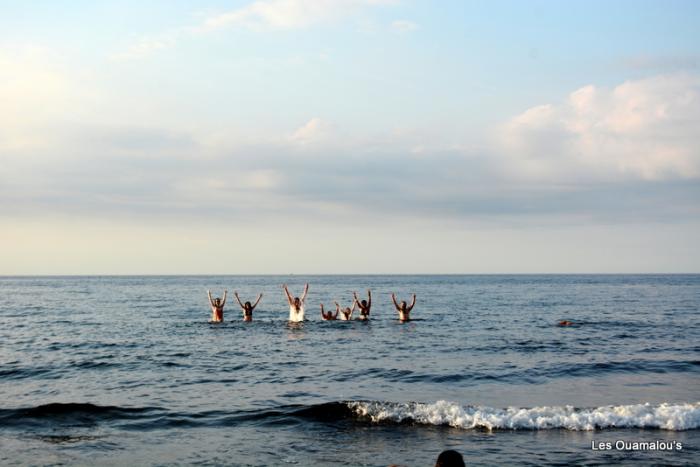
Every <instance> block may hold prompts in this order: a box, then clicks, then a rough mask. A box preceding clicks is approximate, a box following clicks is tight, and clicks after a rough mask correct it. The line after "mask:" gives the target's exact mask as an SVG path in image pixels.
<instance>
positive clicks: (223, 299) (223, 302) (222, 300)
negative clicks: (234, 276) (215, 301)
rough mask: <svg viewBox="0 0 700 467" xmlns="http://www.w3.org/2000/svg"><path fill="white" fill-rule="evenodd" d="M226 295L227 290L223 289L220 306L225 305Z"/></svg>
mask: <svg viewBox="0 0 700 467" xmlns="http://www.w3.org/2000/svg"><path fill="white" fill-rule="evenodd" d="M227 293H228V290H226V289H224V298H222V299H221V306H222V307H223V306H224V305H226V294H227Z"/></svg>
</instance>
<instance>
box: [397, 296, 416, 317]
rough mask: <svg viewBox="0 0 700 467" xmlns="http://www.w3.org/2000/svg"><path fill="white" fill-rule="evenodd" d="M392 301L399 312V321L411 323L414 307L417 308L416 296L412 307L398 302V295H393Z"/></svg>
mask: <svg viewBox="0 0 700 467" xmlns="http://www.w3.org/2000/svg"><path fill="white" fill-rule="evenodd" d="M391 301H392V302H394V306H395V307H396V311H398V312H399V321H404V322H405V321H411V317H410V313H411V310H412V309H413V307H414V306H416V294H413V301H412V302H411V304H410V305H407V304H406V302H404V301H402V302H401V303H397V302H396V295H394V294H393V293H392V294H391Z"/></svg>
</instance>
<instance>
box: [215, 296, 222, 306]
mask: <svg viewBox="0 0 700 467" xmlns="http://www.w3.org/2000/svg"><path fill="white" fill-rule="evenodd" d="M214 306H221V299H220V298H215V299H214Z"/></svg>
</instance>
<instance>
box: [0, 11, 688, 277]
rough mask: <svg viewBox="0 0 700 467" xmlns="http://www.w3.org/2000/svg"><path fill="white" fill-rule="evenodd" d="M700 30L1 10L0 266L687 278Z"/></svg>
mask: <svg viewBox="0 0 700 467" xmlns="http://www.w3.org/2000/svg"><path fill="white" fill-rule="evenodd" d="M698 24H700V2H696V1H675V0H671V1H664V2H661V1H654V2H651V1H643V0H635V1H624V0H618V1H614V2H609V1H596V0H586V1H567V2H560V1H554V0H549V1H462V0H460V1H441V2H434V1H429V0H258V1H250V0H243V1H234V0H226V1H225V0H213V1H207V0H203V1H193V0H167V1H165V0H151V1H149V2H141V1H132V0H121V1H118V2H117V1H100V2H94V1H87V0H73V1H70V2H54V1H49V0H37V1H33V2H26V1H20V0H0V275H32V274H383V273H397V274H399V273H402V274H410V273H434V274H438V273H657V272H658V273H674V272H675V273H683V272H700V248H698V238H700V29H699V28H698V27H697V25H698Z"/></svg>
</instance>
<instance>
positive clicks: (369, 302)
mask: <svg viewBox="0 0 700 467" xmlns="http://www.w3.org/2000/svg"><path fill="white" fill-rule="evenodd" d="M371 306H372V291H371V290H369V289H367V308H369V307H371Z"/></svg>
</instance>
